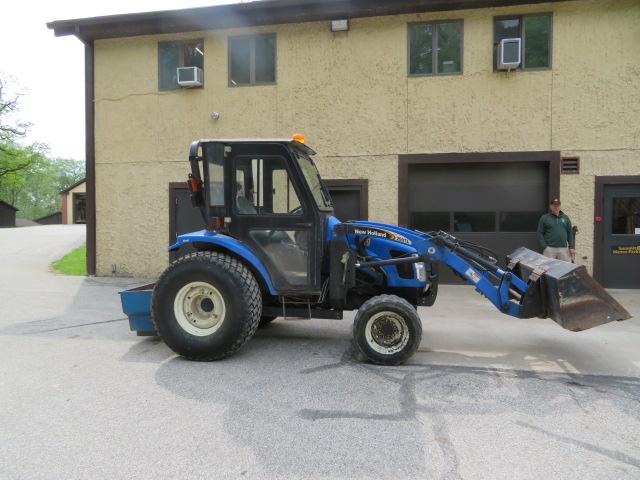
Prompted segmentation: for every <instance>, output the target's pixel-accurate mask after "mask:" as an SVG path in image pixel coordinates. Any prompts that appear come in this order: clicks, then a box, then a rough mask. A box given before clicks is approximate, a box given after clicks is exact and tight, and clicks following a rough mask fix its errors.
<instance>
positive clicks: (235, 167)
mask: <svg viewBox="0 0 640 480" xmlns="http://www.w3.org/2000/svg"><path fill="white" fill-rule="evenodd" d="M314 154H315V152H314V151H313V150H312V149H311V148H309V147H308V146H307V145H306V144H305V142H304V138H303V137H302V136H294V137H293V138H292V139H251V140H240V139H236V140H198V141H195V142H193V143H192V145H191V148H190V152H189V162H190V164H191V173H190V174H189V178H188V186H189V190H190V192H191V201H192V204H193V205H194V206H195V207H198V209H199V210H200V212H201V214H202V222H203V227H204V228H203V229H202V230H201V231H197V232H193V233H187V234H184V235H180V236H179V237H178V238H177V241H176V242H175V243H174V244H173V245H170V246H169V250H170V251H171V252H175V255H176V256H177V259H176V260H175V261H173V262H172V263H171V264H170V265H169V267H168V268H167V269H166V270H165V271H164V272H163V273H162V274H161V275H160V278H159V279H158V280H157V282H156V283H155V284H152V285H146V286H143V287H139V288H137V289H133V290H129V291H125V292H121V298H122V304H123V309H124V311H125V313H126V314H127V315H128V316H129V321H130V326H131V328H132V329H133V330H135V331H137V332H138V334H140V335H159V336H160V337H161V338H162V340H163V341H164V342H165V343H166V344H167V345H168V346H169V347H170V348H171V349H172V350H174V351H175V352H176V353H178V354H180V355H182V356H184V357H186V358H189V359H193V360H216V359H220V358H223V357H226V356H228V355H231V354H232V353H234V352H235V351H237V350H238V349H239V348H240V347H242V346H243V345H244V344H245V343H246V342H247V341H248V340H249V339H250V338H251V337H252V336H253V334H254V333H255V332H256V329H257V328H258V327H259V326H261V325H265V324H267V323H269V322H271V321H272V320H274V319H275V318H276V317H284V318H301V317H302V318H323V319H342V316H343V312H344V311H345V310H355V311H357V312H356V314H355V320H354V322H353V344H354V350H355V351H356V353H357V354H358V355H359V356H360V357H361V358H362V359H364V360H368V361H370V362H373V363H377V364H383V365H398V364H401V363H403V362H405V361H406V360H407V359H408V358H410V357H411V355H412V354H413V353H414V352H415V351H416V349H417V348H418V346H419V345H420V341H421V338H422V323H421V321H420V317H419V316H418V312H417V308H418V307H419V306H424V307H429V306H431V305H433V304H434V302H435V300H436V297H437V295H438V269H439V268H440V267H441V266H446V267H448V268H450V269H451V270H453V272H454V273H455V274H457V275H458V276H459V277H460V278H461V279H463V280H464V281H465V282H467V283H468V284H471V285H472V286H474V287H475V289H476V291H477V292H478V293H480V294H481V295H483V296H484V297H485V298H486V299H487V300H488V301H489V302H491V303H492V304H493V305H494V306H495V307H496V308H497V309H498V310H499V311H500V312H502V313H503V314H506V315H510V316H512V317H517V318H534V317H541V318H551V319H553V320H554V321H555V322H557V323H558V324H559V325H560V326H562V327H563V328H566V329H568V330H571V331H581V330H585V329H588V328H591V327H595V326H597V325H601V324H603V323H607V322H611V321H620V320H625V319H628V318H630V315H629V313H628V312H627V311H626V310H625V309H624V308H623V307H622V306H621V305H620V304H619V303H618V302H616V301H615V300H614V299H613V298H612V297H611V296H610V295H609V294H608V293H607V292H606V291H605V290H604V289H603V288H602V287H601V286H600V285H599V284H598V283H596V282H595V281H594V280H593V279H592V278H591V277H590V276H589V275H588V273H587V272H586V270H585V267H584V266H578V265H575V264H572V263H568V262H563V261H560V260H554V259H550V258H546V257H544V256H542V255H540V254H538V253H536V252H533V251H531V250H528V249H526V248H518V249H517V250H515V251H514V252H513V253H512V254H510V255H508V256H507V258H506V262H505V263H504V265H501V263H500V262H499V261H498V258H497V256H496V255H495V254H494V253H492V252H491V251H490V250H489V249H488V248H486V247H483V246H480V245H476V244H474V243H471V242H468V241H463V240H461V239H458V238H455V237H454V236H452V235H450V234H449V233H447V232H442V231H430V232H423V231H419V230H412V229H408V228H403V227H399V226H395V225H387V224H383V223H377V222H369V221H360V220H348V219H338V218H336V217H335V216H334V215H333V213H334V210H333V206H332V203H331V197H330V195H329V192H328V190H327V188H326V187H325V185H324V184H323V182H322V179H321V177H320V174H319V173H318V170H317V168H316V166H315V164H314V162H313V160H312V156H313V155H314ZM341 220H345V221H341Z"/></svg>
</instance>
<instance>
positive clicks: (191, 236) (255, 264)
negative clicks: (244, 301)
mask: <svg viewBox="0 0 640 480" xmlns="http://www.w3.org/2000/svg"><path fill="white" fill-rule="evenodd" d="M188 243H208V244H211V245H215V246H217V247H220V248H221V249H223V250H228V251H229V252H232V253H234V254H235V255H237V256H238V257H240V258H242V259H243V260H244V261H245V262H246V264H247V266H249V267H251V269H252V270H253V271H254V272H258V274H259V275H260V276H261V277H262V280H263V281H264V284H265V285H266V286H267V289H268V290H269V293H270V294H271V295H274V296H277V295H278V292H277V290H276V289H275V288H274V286H273V282H272V281H271V277H270V276H269V272H268V271H267V268H266V267H265V266H264V263H263V262H262V260H260V259H259V258H258V257H257V255H256V254H255V253H254V252H253V250H251V249H250V248H249V247H248V246H247V245H245V244H244V243H242V242H240V241H238V240H236V239H235V238H233V237H230V236H228V235H223V234H221V233H216V232H213V231H210V230H201V231H199V232H193V233H185V234H184V235H179V236H178V238H177V239H176V243H174V244H172V245H169V251H170V252H171V251H174V250H178V249H179V248H180V247H182V246H184V245H186V244H188Z"/></svg>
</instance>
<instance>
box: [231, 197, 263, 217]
mask: <svg viewBox="0 0 640 480" xmlns="http://www.w3.org/2000/svg"><path fill="white" fill-rule="evenodd" d="M236 210H238V213H241V214H243V215H255V214H257V213H258V212H257V211H256V208H255V207H254V206H253V203H251V202H250V201H249V199H247V198H246V197H244V196H242V195H238V196H237V197H236Z"/></svg>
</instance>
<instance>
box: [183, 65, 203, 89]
mask: <svg viewBox="0 0 640 480" xmlns="http://www.w3.org/2000/svg"><path fill="white" fill-rule="evenodd" d="M178 85H180V86H181V87H201V86H202V69H201V68H198V67H178Z"/></svg>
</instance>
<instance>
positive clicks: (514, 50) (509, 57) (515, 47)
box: [496, 38, 522, 70]
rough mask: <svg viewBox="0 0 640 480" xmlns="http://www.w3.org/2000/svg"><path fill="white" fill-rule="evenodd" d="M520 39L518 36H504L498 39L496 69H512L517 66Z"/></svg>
mask: <svg viewBox="0 0 640 480" xmlns="http://www.w3.org/2000/svg"><path fill="white" fill-rule="evenodd" d="M520 52H521V48H520V39H519V38H505V39H503V40H500V45H498V62H497V64H498V65H497V66H496V67H497V69H498V70H513V69H515V68H518V67H519V66H520V63H521V61H522V60H521V58H520Z"/></svg>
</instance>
